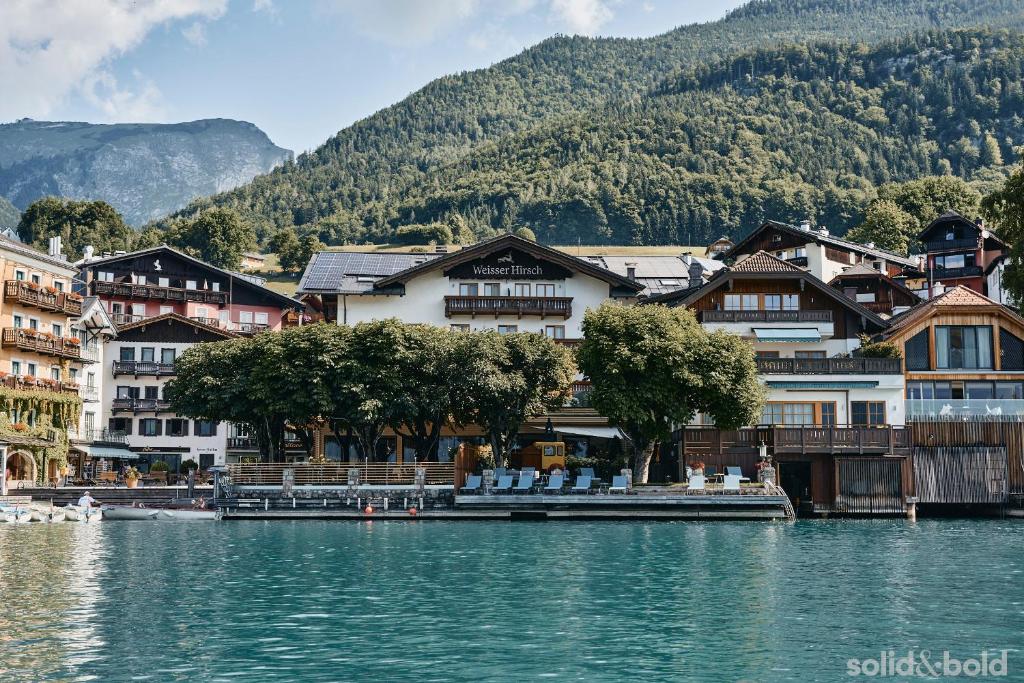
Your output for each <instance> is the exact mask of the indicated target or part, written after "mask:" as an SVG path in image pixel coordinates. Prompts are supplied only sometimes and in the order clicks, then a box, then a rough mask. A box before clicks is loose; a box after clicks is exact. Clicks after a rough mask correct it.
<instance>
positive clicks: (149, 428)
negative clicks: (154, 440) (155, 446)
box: [139, 417, 162, 436]
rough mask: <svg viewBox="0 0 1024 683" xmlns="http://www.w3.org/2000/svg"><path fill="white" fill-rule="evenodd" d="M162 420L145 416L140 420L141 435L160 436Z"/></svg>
mask: <svg viewBox="0 0 1024 683" xmlns="http://www.w3.org/2000/svg"><path fill="white" fill-rule="evenodd" d="M161 422H162V421H161V420H158V419H156V418H155V417H144V418H142V419H141V420H139V436H160V431H161V430H160V427H161Z"/></svg>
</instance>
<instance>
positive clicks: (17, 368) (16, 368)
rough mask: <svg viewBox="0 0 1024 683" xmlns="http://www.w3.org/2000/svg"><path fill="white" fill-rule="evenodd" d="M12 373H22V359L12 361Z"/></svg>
mask: <svg viewBox="0 0 1024 683" xmlns="http://www.w3.org/2000/svg"><path fill="white" fill-rule="evenodd" d="M11 374H12V375H20V374H21V361H20V360H12V361H11Z"/></svg>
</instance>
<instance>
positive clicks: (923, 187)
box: [878, 176, 981, 239]
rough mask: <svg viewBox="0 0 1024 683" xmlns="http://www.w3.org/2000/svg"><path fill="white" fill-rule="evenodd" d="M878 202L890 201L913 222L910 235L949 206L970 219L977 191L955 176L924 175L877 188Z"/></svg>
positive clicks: (978, 197) (974, 208) (976, 205)
mask: <svg viewBox="0 0 1024 683" xmlns="http://www.w3.org/2000/svg"><path fill="white" fill-rule="evenodd" d="M878 199H879V201H886V200H888V201H890V202H892V203H893V204H896V206H898V207H899V208H900V209H902V210H903V211H904V212H905V213H906V214H908V215H910V216H912V217H913V218H914V219H915V220H916V221H917V225H916V226H915V227H914V229H913V232H914V233H915V234H914V238H915V239H916V237H917V234H916V233H919V232H920V231H921V230H924V228H925V226H927V225H928V224H929V223H931V222H932V221H933V220H935V219H936V218H938V217H939V216H940V215H941V214H942V213H943V212H945V211H947V210H949V209H953V210H954V211H959V212H960V213H962V214H963V215H965V216H967V217H968V218H971V217H973V216H975V215H976V214H977V211H978V205H979V202H980V201H981V194H980V193H979V192H978V191H977V190H975V189H974V188H973V187H971V186H970V185H968V184H967V183H966V182H964V181H963V180H962V179H960V178H957V177H955V176H928V177H925V178H918V179H917V180H910V181H907V182H905V183H890V184H888V185H883V186H882V187H880V188H878Z"/></svg>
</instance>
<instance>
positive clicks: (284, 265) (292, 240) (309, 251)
mask: <svg viewBox="0 0 1024 683" xmlns="http://www.w3.org/2000/svg"><path fill="white" fill-rule="evenodd" d="M269 246H270V248H271V250H272V251H276V252H277V260H278V263H279V264H280V266H281V270H283V271H285V272H286V273H298V272H301V271H302V270H304V269H305V268H306V265H307V264H308V263H309V260H310V259H311V258H313V255H314V254H315V253H316V252H318V251H320V250H321V249H323V248H324V245H323V244H322V243H321V242H320V239H319V238H318V237H317V236H316V235H315V234H308V235H304V236H303V237H302V239H299V238H297V237H296V236H295V231H294V230H292V229H285V230H280V231H278V233H277V234H276V235H275V236H274V239H273V240H272V241H271V244H270V245H269Z"/></svg>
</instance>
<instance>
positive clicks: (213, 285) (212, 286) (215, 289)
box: [210, 282, 220, 292]
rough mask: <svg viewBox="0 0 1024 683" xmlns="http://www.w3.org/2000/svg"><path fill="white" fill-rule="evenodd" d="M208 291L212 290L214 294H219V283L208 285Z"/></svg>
mask: <svg viewBox="0 0 1024 683" xmlns="http://www.w3.org/2000/svg"><path fill="white" fill-rule="evenodd" d="M210 289H212V290H213V291H215V292H219V291H220V283H219V282H211V283H210Z"/></svg>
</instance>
